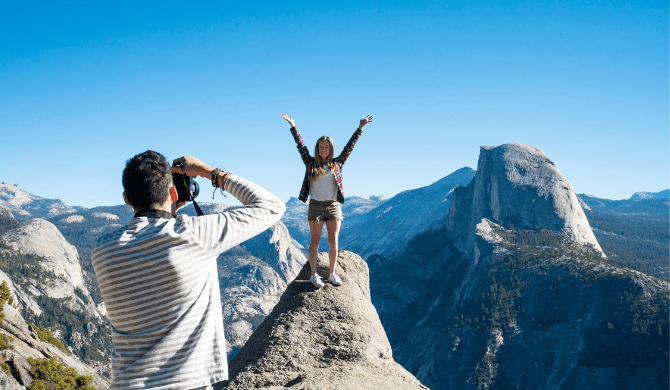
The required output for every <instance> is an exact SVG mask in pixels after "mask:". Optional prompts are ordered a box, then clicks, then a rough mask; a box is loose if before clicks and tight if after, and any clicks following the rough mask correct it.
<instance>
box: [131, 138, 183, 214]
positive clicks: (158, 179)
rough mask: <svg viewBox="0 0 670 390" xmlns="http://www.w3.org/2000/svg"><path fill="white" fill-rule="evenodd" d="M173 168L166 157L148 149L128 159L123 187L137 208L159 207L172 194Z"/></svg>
mask: <svg viewBox="0 0 670 390" xmlns="http://www.w3.org/2000/svg"><path fill="white" fill-rule="evenodd" d="M170 186H172V168H171V167H170V164H168V162H167V160H166V159H165V157H164V156H163V155H162V154H160V153H156V152H154V151H153V150H147V151H146V152H144V153H140V154H138V155H137V156H135V157H133V158H131V159H130V160H128V161H126V168H125V169H124V170H123V189H124V190H125V191H126V198H128V202H130V204H132V205H133V207H134V208H135V209H136V210H142V209H148V208H152V207H158V206H159V205H161V204H162V203H163V202H165V199H166V197H168V196H170Z"/></svg>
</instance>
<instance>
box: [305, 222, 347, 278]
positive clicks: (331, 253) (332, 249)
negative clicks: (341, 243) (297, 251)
mask: <svg viewBox="0 0 670 390" xmlns="http://www.w3.org/2000/svg"><path fill="white" fill-rule="evenodd" d="M341 222H342V221H326V230H328V260H330V273H331V274H332V273H335V263H336V262H337V242H338V239H339V235H340V223H341ZM320 238H321V236H319V239H320ZM310 248H311V247H310Z"/></svg>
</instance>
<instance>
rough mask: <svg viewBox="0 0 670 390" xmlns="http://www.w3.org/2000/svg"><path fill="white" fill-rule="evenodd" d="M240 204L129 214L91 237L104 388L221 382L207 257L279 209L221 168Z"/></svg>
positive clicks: (217, 314) (273, 218) (214, 283)
mask: <svg viewBox="0 0 670 390" xmlns="http://www.w3.org/2000/svg"><path fill="white" fill-rule="evenodd" d="M225 190H226V191H228V192H230V193H231V194H232V195H233V196H235V197H236V198H237V199H238V200H239V201H240V202H241V203H242V204H243V205H244V207H239V208H236V209H232V210H229V211H225V212H222V213H218V214H212V215H205V216H202V217H190V216H185V215H180V216H178V217H176V218H171V219H161V218H147V217H139V218H133V219H132V220H131V221H130V222H129V223H128V224H127V225H126V226H124V227H123V228H121V229H119V230H117V231H114V232H112V233H110V234H107V235H105V236H103V237H101V238H100V239H99V240H98V242H97V244H96V246H95V248H94V249H93V253H92V256H91V257H92V262H93V268H94V269H95V274H96V276H97V278H98V285H99V287H100V291H101V292H102V297H103V300H104V302H105V305H106V307H107V313H108V315H109V319H110V321H111V324H112V337H113V343H114V351H113V353H112V383H111V386H110V389H179V390H184V389H193V388H197V387H201V386H206V385H209V384H212V383H216V382H219V381H222V380H226V379H228V367H227V359H226V345H225V339H224V333H223V332H224V331H223V317H222V312H221V298H220V294H219V280H218V275H217V267H216V258H217V256H218V255H219V254H221V253H222V252H224V251H226V250H228V249H230V248H232V247H233V246H235V245H237V244H240V243H241V242H243V241H245V240H248V239H249V238H251V237H253V236H255V235H257V234H258V233H260V232H262V231H264V230H265V229H267V228H269V227H270V226H272V225H273V224H275V223H276V222H277V221H279V219H280V218H281V216H282V214H283V213H284V210H285V206H284V204H283V203H282V202H281V200H280V199H278V198H277V197H275V196H274V195H272V194H270V193H269V192H268V191H266V190H264V189H263V188H261V187H260V186H258V185H256V184H253V183H251V182H249V181H247V180H244V179H242V178H240V177H239V176H235V175H231V176H230V177H229V178H228V180H227V181H226V184H225Z"/></svg>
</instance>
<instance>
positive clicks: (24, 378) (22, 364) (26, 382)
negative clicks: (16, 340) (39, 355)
mask: <svg viewBox="0 0 670 390" xmlns="http://www.w3.org/2000/svg"><path fill="white" fill-rule="evenodd" d="M0 357H2V358H3V359H4V360H5V362H7V363H8V364H9V366H10V367H11V368H12V370H11V373H12V376H14V378H15V379H16V380H17V381H18V382H19V383H20V384H22V385H23V386H26V387H29V386H30V385H31V384H32V383H33V377H32V375H31V374H30V370H32V368H33V366H32V365H31V364H30V363H28V360H26V358H24V357H23V356H21V355H20V354H18V353H17V352H15V351H12V350H4V351H0Z"/></svg>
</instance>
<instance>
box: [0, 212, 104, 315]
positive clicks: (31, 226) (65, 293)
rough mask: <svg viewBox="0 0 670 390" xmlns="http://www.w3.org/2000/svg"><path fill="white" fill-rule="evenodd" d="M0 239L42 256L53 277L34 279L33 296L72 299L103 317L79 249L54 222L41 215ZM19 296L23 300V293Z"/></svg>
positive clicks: (32, 283)
mask: <svg viewBox="0 0 670 390" xmlns="http://www.w3.org/2000/svg"><path fill="white" fill-rule="evenodd" d="M0 240H2V242H4V243H5V244H6V245H8V246H10V247H11V248H13V249H14V250H16V251H18V252H20V253H22V254H30V255H35V256H39V257H41V258H42V261H40V263H39V265H40V267H42V269H43V270H44V271H45V272H46V273H47V274H49V275H51V277H50V278H47V279H46V280H33V281H31V282H30V283H31V286H30V292H31V293H32V294H33V295H36V296H37V295H46V296H48V297H50V298H71V299H72V300H73V301H74V302H73V304H74V305H75V306H79V307H80V308H81V309H82V310H84V311H86V312H87V313H89V315H92V316H99V313H98V311H97V310H96V308H95V305H94V304H93V300H92V298H91V296H90V293H89V292H88V289H87V288H86V285H85V284H84V277H83V274H82V271H81V266H80V265H79V255H78V253H77V249H76V248H75V247H74V246H73V245H71V244H70V243H68V242H67V241H66V240H65V238H64V237H63V235H62V234H61V233H60V232H59V231H58V229H57V228H56V227H55V226H54V225H53V224H52V223H51V222H48V221H46V220H43V219H39V218H35V219H31V220H28V221H25V222H23V223H22V224H21V225H19V226H18V227H17V228H15V229H13V230H10V231H8V232H6V233H5V234H3V235H2V236H0ZM75 289H78V290H79V291H80V292H81V294H83V295H84V297H85V299H82V298H81V297H78V296H77V294H76V293H75ZM18 297H19V300H22V299H23V297H22V296H21V295H20V294H18ZM22 303H23V302H22ZM25 303H26V305H27V307H31V306H32V305H30V304H29V302H27V301H26V302H25Z"/></svg>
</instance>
